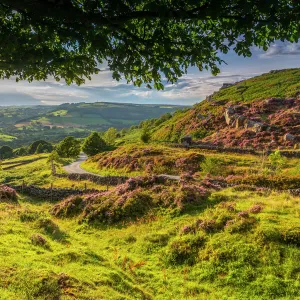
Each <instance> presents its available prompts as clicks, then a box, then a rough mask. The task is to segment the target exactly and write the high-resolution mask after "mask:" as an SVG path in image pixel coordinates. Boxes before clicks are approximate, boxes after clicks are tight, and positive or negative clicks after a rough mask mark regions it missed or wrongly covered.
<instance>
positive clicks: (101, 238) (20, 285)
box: [0, 189, 300, 300]
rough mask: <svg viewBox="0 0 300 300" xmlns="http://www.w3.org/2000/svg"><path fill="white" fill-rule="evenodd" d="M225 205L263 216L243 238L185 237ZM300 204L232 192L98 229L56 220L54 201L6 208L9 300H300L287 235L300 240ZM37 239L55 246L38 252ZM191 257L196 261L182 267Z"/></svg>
mask: <svg viewBox="0 0 300 300" xmlns="http://www.w3.org/2000/svg"><path fill="white" fill-rule="evenodd" d="M221 200H226V201H230V202H236V209H237V211H241V210H245V209H248V208H249V207H251V206H253V205H254V204H257V203H260V205H261V206H263V207H264V209H263V211H262V212H261V213H260V214H258V215H253V216H252V217H254V218H255V220H256V222H255V223H254V225H253V226H250V227H249V228H247V229H245V230H240V231H238V232H236V233H230V232H229V231H228V230H227V229H226V228H224V229H223V230H220V231H218V232H215V233H205V232H202V231H201V232H197V234H196V235H193V234H187V235H184V236H182V235H180V234H179V232H180V230H181V228H182V227H183V226H185V225H188V224H191V223H193V222H195V220H196V219H198V218H201V219H211V218H214V217H221V218H222V217H226V214H227V213H226V211H225V210H224V209H222V208H220V207H221V206H220V205H217V203H218V202H219V201H221ZM299 203H300V199H299V198H292V197H290V196H289V195H288V194H276V193H272V194H270V195H268V194H257V193H255V192H233V191H232V190H231V189H228V190H224V191H222V192H217V193H215V194H213V195H212V196H211V197H210V199H209V200H207V201H204V202H203V205H200V206H199V207H198V208H197V209H193V210H192V211H190V212H186V214H184V215H182V216H176V215H174V216H172V215H169V214H166V215H160V216H157V217H156V218H152V219H146V220H140V221H139V222H137V223H132V224H127V225H126V226H121V225H120V226H108V227H99V228H93V227H89V226H86V225H85V224H81V225H80V224H78V223H77V220H76V218H75V219H55V218H53V217H51V216H50V215H49V214H48V213H47V211H48V210H49V209H50V207H51V206H52V204H50V203H48V202H45V201H41V202H39V201H37V202H34V201H32V200H30V199H28V198H21V199H20V200H19V204H18V205H17V204H7V203H2V204H1V203H0V234H1V242H0V253H1V254H0V255H1V259H0V274H1V277H0V299H23V298H24V299H58V297H61V299H74V298H75V299H164V300H165V299H172V300H173V299H229V298H230V299H275V298H277V299H297V297H300V294H299V291H300V289H299V282H300V281H299V280H300V273H299V270H300V248H299V247H297V246H295V245H293V243H290V244H289V243H288V242H285V241H283V240H281V239H280V235H284V234H286V232H288V230H290V229H292V228H294V230H295V233H296V232H297V230H298V237H297V236H296V235H295V241H294V242H296V239H298V240H297V241H298V243H299V242H300V240H299V239H300V237H299V226H300V223H299V216H300V207H299ZM45 218H46V219H47V218H48V219H49V218H50V219H51V220H52V221H48V225H47V226H45V225H43V224H45V222H41V221H40V220H41V219H43V220H44V219H45ZM55 224H56V225H57V226H58V227H55ZM53 228H54V229H55V230H54V231H53V232H52V229H53ZM33 234H40V235H42V236H43V237H44V238H46V240H47V243H48V246H49V247H48V248H45V247H42V246H35V245H33V244H32V243H31V241H30V238H31V236H32V235H33ZM197 236H202V237H203V238H204V240H205V243H204V244H203V245H202V246H201V245H200V246H197V245H194V242H193V241H194V240H195V238H196V237H197ZM176 245H177V246H176ZM180 245H181V246H180ZM178 247H179V248H178ZM180 247H181V248H180ZM186 254H188V255H191V256H192V257H193V258H194V259H195V261H194V264H192V265H190V264H188V263H186V262H183V263H182V264H181V263H179V262H178V259H180V258H181V257H186ZM2 258H3V259H2ZM4 258H5V259H4ZM174 259H175V260H174ZM64 278H65V280H64ZM66 278H67V279H66Z"/></svg>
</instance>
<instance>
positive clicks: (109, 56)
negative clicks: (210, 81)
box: [0, 0, 300, 89]
mask: <svg viewBox="0 0 300 300" xmlns="http://www.w3.org/2000/svg"><path fill="white" fill-rule="evenodd" d="M1 3H2V6H1V10H0V17H1V19H0V21H1V28H2V30H1V40H2V50H1V56H0V60H1V73H0V76H1V77H2V78H9V77H11V76H16V77H17V80H24V79H25V80H29V81H32V80H45V79H46V78H47V77H48V76H54V78H55V79H56V80H57V81H59V80H60V78H64V79H65V81H66V82H67V83H68V84H71V83H72V82H75V83H77V84H81V83H83V82H84V80H85V78H89V79H90V75H91V74H95V73H98V72H99V68H98V63H102V62H104V61H105V60H106V61H107V63H108V68H109V69H110V70H111V71H112V74H113V78H115V79H117V80H120V79H121V76H122V75H123V76H124V77H125V79H126V80H127V81H128V82H133V83H134V85H136V86H140V85H142V84H143V83H145V84H146V85H147V86H148V87H149V88H150V87H151V86H153V87H154V88H156V89H162V88H163V85H162V83H161V78H162V74H163V76H165V77H166V79H167V80H168V81H170V82H175V81H176V80H177V78H178V77H180V76H182V75H183V74H184V73H185V72H186V71H187V68H188V67H189V66H190V65H192V66H196V67H197V68H198V69H200V70H203V69H210V70H211V71H212V73H213V74H216V73H218V72H219V68H218V65H219V64H220V63H222V62H223V60H222V59H221V58H220V56H219V55H218V54H219V53H227V52H228V51H229V49H230V48H233V50H234V51H235V52H236V53H237V54H238V55H243V56H251V47H252V46H258V47H261V48H263V49H265V50H266V49H267V48H268V46H269V45H270V43H271V42H274V41H275V40H288V41H290V42H297V41H298V38H299V30H298V19H299V9H300V4H299V2H298V1H289V0H280V1H267V2H266V1H255V2H252V1H251V2H250V1H246V0H243V1H238V0H226V1H209V0H205V1H200V2H199V1H190V0H187V1H176V0H171V1H158V2H155V1H139V0H135V1H130V3H129V2H128V3H127V2H124V1H118V0H113V1H111V0H105V1H68V0H59V1H58V0H55V1H44V0H37V1H35V2H34V5H32V3H31V2H30V1H29V2H28V1H17V0H14V1H11V0H3V1H2V2H1Z"/></svg>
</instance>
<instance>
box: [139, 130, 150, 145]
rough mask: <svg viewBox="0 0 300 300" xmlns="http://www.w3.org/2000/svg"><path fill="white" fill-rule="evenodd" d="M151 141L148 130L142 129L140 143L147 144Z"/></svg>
mask: <svg viewBox="0 0 300 300" xmlns="http://www.w3.org/2000/svg"><path fill="white" fill-rule="evenodd" d="M150 139H151V134H150V132H149V129H148V128H144V129H143V132H142V135H141V141H142V142H143V143H148V142H149V141H150Z"/></svg>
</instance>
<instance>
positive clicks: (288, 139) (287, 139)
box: [283, 133, 295, 141]
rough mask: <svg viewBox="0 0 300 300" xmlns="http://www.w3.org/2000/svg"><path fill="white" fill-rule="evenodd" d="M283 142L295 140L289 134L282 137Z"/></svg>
mask: <svg viewBox="0 0 300 300" xmlns="http://www.w3.org/2000/svg"><path fill="white" fill-rule="evenodd" d="M283 140H284V141H294V140H295V136H294V135H292V134H290V133H286V134H285V135H284V136H283Z"/></svg>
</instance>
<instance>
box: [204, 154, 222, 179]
mask: <svg viewBox="0 0 300 300" xmlns="http://www.w3.org/2000/svg"><path fill="white" fill-rule="evenodd" d="M200 168H201V170H202V172H203V173H205V174H211V175H218V174H219V173H220V162H219V160H218V159H216V158H210V157H207V158H206V159H205V161H203V162H202V163H201V164H200Z"/></svg>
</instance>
